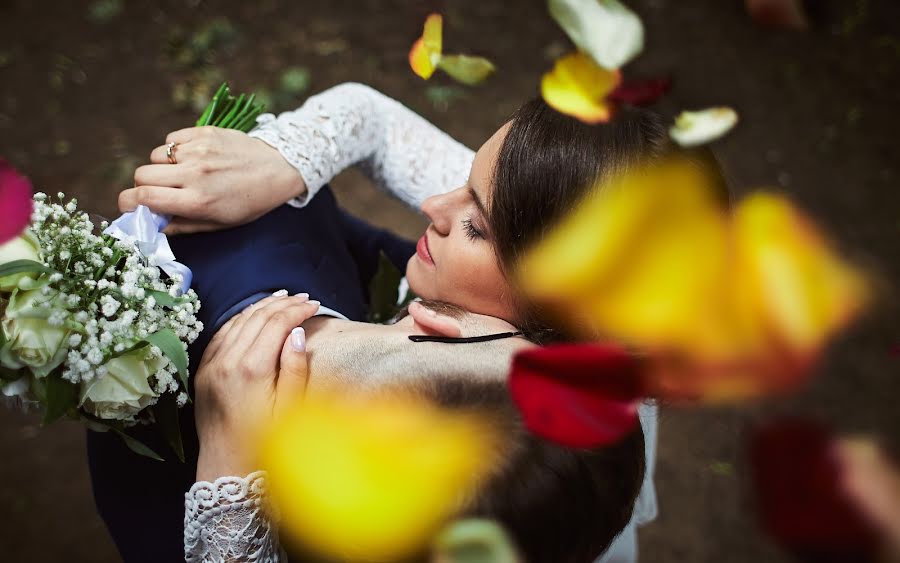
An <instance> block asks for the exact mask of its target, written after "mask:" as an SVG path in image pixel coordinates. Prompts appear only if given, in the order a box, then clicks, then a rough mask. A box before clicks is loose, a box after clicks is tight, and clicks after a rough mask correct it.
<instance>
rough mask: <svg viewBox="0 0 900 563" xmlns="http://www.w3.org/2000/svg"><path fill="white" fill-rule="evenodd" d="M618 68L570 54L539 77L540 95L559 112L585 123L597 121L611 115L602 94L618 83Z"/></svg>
mask: <svg viewBox="0 0 900 563" xmlns="http://www.w3.org/2000/svg"><path fill="white" fill-rule="evenodd" d="M621 79H622V75H621V74H620V73H619V71H609V70H606V69H604V68H602V67H599V66H597V65H596V64H595V63H594V62H593V61H592V60H591V59H590V57H588V56H587V55H585V54H584V53H571V54H568V55H566V56H564V57H562V58H560V59H559V60H557V61H556V63H555V64H554V65H553V70H552V71H550V72H548V73H547V74H545V75H544V77H543V79H542V80H541V95H542V96H543V98H544V101H545V102H547V104H548V105H549V106H550V107H552V108H553V109H555V110H556V111H558V112H560V113H564V114H566V115H571V116H572V117H576V118H578V119H580V120H581V121H584V122H585V123H601V122H605V121H609V119H610V118H611V117H612V110H613V108H612V106H611V104H610V103H609V102H608V101H607V99H606V97H607V95H609V93H610V92H612V91H613V90H614V89H615V88H616V87H617V86H618V85H619V83H620V82H621Z"/></svg>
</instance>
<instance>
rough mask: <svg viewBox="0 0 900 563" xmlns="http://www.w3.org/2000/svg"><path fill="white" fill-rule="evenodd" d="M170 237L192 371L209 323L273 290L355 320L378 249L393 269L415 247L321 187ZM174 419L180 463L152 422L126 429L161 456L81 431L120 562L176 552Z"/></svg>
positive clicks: (175, 557)
mask: <svg viewBox="0 0 900 563" xmlns="http://www.w3.org/2000/svg"><path fill="white" fill-rule="evenodd" d="M170 243H171V246H172V250H173V251H174V253H175V256H176V257H177V258H178V260H179V261H180V262H183V263H184V264H186V265H187V266H188V267H190V268H191V269H192V270H193V273H194V278H193V282H192V285H191V287H193V288H194V290H195V291H196V292H197V293H198V295H199V297H200V300H201V303H202V307H201V309H200V313H199V315H198V316H199V318H200V320H201V321H203V324H204V326H205V328H204V330H203V332H202V333H201V335H200V337H199V338H198V339H197V341H196V342H194V343H193V344H192V345H191V346H190V348H189V350H188V351H189V354H190V361H191V366H190V369H191V373H192V374H193V373H195V372H196V368H197V366H198V365H199V362H200V359H201V357H202V356H203V351H204V350H205V349H206V345H207V344H208V343H209V341H210V339H211V338H212V336H213V334H214V332H215V328H216V327H218V326H221V324H223V323H224V322H225V321H226V320H227V319H228V317H229V316H230V315H233V314H234V313H236V312H238V311H239V310H240V309H241V308H243V307H244V306H246V305H248V304H249V303H251V302H253V301H255V300H258V299H260V298H262V297H265V296H267V295H269V294H271V293H272V292H274V291H277V290H279V289H286V290H288V291H289V292H290V293H291V294H294V293H300V292H307V293H309V294H310V296H311V297H312V298H313V299H317V300H319V301H321V303H322V304H323V305H325V306H326V307H330V308H332V309H334V310H336V311H339V312H341V313H343V314H344V315H346V316H347V317H348V318H350V319H351V320H364V319H365V316H366V312H367V304H368V285H369V281H370V280H371V279H372V277H373V276H374V275H375V272H376V270H377V267H378V255H379V251H384V252H385V253H386V254H387V256H388V257H389V258H390V259H391V261H392V262H393V263H394V264H395V265H396V266H397V267H398V268H399V269H400V270H401V271H403V270H405V268H406V261H407V260H408V259H409V258H410V257H411V256H412V255H413V253H414V252H415V245H414V244H413V243H411V242H409V241H406V240H402V239H400V238H398V237H396V236H395V235H393V234H391V233H389V232H387V231H384V230H381V229H376V228H374V227H372V226H370V225H368V224H367V223H365V222H363V221H361V220H359V219H357V218H355V217H352V216H350V215H348V214H347V213H345V212H343V211H342V210H341V209H339V208H338V206H337V204H336V202H335V199H334V195H333V194H332V193H331V192H330V190H329V189H327V188H325V189H323V190H321V191H320V192H319V194H317V195H316V197H315V198H313V200H312V201H311V202H310V203H309V205H307V206H306V207H304V208H302V209H296V208H293V207H289V206H281V207H279V208H278V209H275V210H274V211H272V212H270V213H269V214H267V215H265V216H263V217H261V218H260V219H258V220H256V221H254V222H253V223H249V224H247V225H243V226H240V227H236V228H233V229H229V230H225V231H217V232H213V233H202V234H194V235H185V236H180V237H172V238H171V239H170ZM191 391H192V396H193V389H192V390H191ZM180 422H181V433H182V438H183V441H184V453H185V459H186V462H185V463H181V462H179V461H178V459H177V458H176V457H175V454H174V453H173V452H172V451H171V449H170V448H169V446H168V445H167V444H166V442H165V440H164V439H163V437H162V435H161V433H160V431H159V429H158V428H154V427H152V426H150V427H136V428H133V429H131V430H129V433H131V434H133V435H134V436H135V437H136V438H137V439H139V440H141V441H142V442H144V443H145V444H147V445H148V446H150V447H151V448H152V449H153V450H155V451H156V452H158V453H160V454H161V455H163V457H165V458H166V461H165V462H158V461H154V460H151V459H149V458H146V457H142V456H139V455H137V454H135V453H133V452H131V451H130V450H129V449H128V448H127V447H126V446H125V445H124V444H123V443H122V441H121V440H120V439H119V438H118V437H117V436H115V435H113V434H112V433H111V432H110V433H97V432H92V431H88V441H87V442H88V461H89V466H90V472H91V483H92V485H93V491H94V500H95V502H96V504H97V509H98V511H99V513H100V516H101V517H102V518H103V520H104V522H105V523H106V526H107V528H108V529H109V532H110V534H111V535H112V538H113V541H114V542H115V544H116V546H117V547H118V549H119V553H120V554H121V555H122V557H123V558H124V559H125V561H128V562H143V561H147V562H154V563H159V562H168V561H183V560H184V551H183V531H184V526H183V524H184V493H185V492H187V491H188V489H190V487H191V485H192V484H193V483H194V481H195V473H196V468H197V465H196V464H197V454H198V443H197V433H196V429H195V428H194V413H193V408H192V406H191V405H190V404H189V405H187V406H185V408H183V409H182V410H181V411H180Z"/></svg>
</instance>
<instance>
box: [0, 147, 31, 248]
mask: <svg viewBox="0 0 900 563" xmlns="http://www.w3.org/2000/svg"><path fill="white" fill-rule="evenodd" d="M31 210H32V201H31V182H29V181H28V179H27V178H25V177H24V176H22V175H20V174H19V173H18V172H16V170H15V168H13V167H12V166H11V165H10V164H9V163H8V162H6V161H5V160H3V159H2V158H0V244H3V243H4V242H6V241H8V240H10V239H12V238H14V237H16V236H18V235H19V234H20V233H21V232H22V231H24V230H25V227H27V226H28V223H29V221H30V220H31Z"/></svg>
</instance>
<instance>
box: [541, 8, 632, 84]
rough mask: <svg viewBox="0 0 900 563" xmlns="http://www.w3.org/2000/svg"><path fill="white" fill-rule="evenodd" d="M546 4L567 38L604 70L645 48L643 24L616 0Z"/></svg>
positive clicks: (624, 62)
mask: <svg viewBox="0 0 900 563" xmlns="http://www.w3.org/2000/svg"><path fill="white" fill-rule="evenodd" d="M548 7H549V9H550V15H551V16H553V19H555V20H556V22H557V23H558V24H559V25H560V27H562V28H563V31H565V32H566V34H567V35H568V36H569V39H571V40H572V42H573V43H575V45H576V46H577V47H578V48H579V49H580V50H582V51H584V53H585V54H587V55H588V56H590V57H591V58H592V59H594V62H596V63H597V64H598V65H600V66H602V67H603V68H605V69H607V70H617V69H619V68H622V67H623V66H625V64H626V63H628V62H629V61H630V60H631V59H633V58H635V57H636V56H637V55H638V54H640V52H641V51H642V50H643V49H644V24H643V23H641V19H640V18H639V17H638V16H637V14H635V13H634V12H632V11H631V10H629V9H628V8H627V7H625V6H624V5H623V4H622V3H621V2H619V1H618V0H549V2H548Z"/></svg>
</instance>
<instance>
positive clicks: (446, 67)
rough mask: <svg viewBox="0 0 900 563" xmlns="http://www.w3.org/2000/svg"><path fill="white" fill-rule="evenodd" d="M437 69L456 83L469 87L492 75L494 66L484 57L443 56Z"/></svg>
mask: <svg viewBox="0 0 900 563" xmlns="http://www.w3.org/2000/svg"><path fill="white" fill-rule="evenodd" d="M438 68H440V69H441V70H443V71H444V72H446V73H447V74H449V75H450V77H451V78H453V79H454V80H456V81H457V82H462V83H463V84H468V85H470V86H472V85H475V84H478V83H480V82H483V81H484V80H485V79H486V78H487V77H488V76H490V75H491V74H493V73H494V70H495V67H494V64H493V63H492V62H491V61H489V60H487V59H485V58H484V57H470V56H468V55H444V56H442V57H441V60H440V62H439V63H438Z"/></svg>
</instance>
